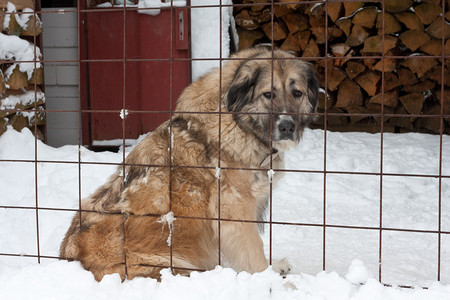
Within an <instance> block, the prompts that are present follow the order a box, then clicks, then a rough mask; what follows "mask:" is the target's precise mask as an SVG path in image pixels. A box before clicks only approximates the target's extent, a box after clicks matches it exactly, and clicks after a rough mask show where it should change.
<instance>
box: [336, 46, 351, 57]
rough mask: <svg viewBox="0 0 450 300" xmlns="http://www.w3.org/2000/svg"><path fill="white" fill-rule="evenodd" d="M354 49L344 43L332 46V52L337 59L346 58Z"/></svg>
mask: <svg viewBox="0 0 450 300" xmlns="http://www.w3.org/2000/svg"><path fill="white" fill-rule="evenodd" d="M351 49H352V48H351V47H350V46H348V45H346V44H344V43H338V44H334V45H331V52H332V53H333V55H334V56H336V57H344V56H345V55H347V54H348V52H349V51H350V50H351Z"/></svg>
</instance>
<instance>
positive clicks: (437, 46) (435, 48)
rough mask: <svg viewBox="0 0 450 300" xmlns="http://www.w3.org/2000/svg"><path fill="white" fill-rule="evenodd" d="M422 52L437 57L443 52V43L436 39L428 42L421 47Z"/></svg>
mask: <svg viewBox="0 0 450 300" xmlns="http://www.w3.org/2000/svg"><path fill="white" fill-rule="evenodd" d="M420 51H423V52H425V53H427V54H430V55H435V56H438V55H441V51H442V44H441V41H440V40H436V39H430V40H429V41H428V42H426V43H425V44H423V45H422V47H420Z"/></svg>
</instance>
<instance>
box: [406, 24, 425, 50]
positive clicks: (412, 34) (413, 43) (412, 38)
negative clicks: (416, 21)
mask: <svg viewBox="0 0 450 300" xmlns="http://www.w3.org/2000/svg"><path fill="white" fill-rule="evenodd" d="M399 38H400V41H402V43H403V45H405V46H406V47H408V48H409V49H410V50H412V51H416V50H417V49H418V48H420V47H421V46H422V45H423V44H425V43H426V42H428V41H429V40H430V36H429V35H428V34H426V33H425V32H423V31H420V30H416V29H414V30H407V31H405V32H403V33H402V34H400V36H399Z"/></svg>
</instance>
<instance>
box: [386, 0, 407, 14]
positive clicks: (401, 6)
mask: <svg viewBox="0 0 450 300" xmlns="http://www.w3.org/2000/svg"><path fill="white" fill-rule="evenodd" d="M412 3H413V1H412V0H385V1H384V9H385V10H386V11H387V12H390V13H398V12H402V11H405V10H407V9H409V8H410V7H411V5H412Z"/></svg>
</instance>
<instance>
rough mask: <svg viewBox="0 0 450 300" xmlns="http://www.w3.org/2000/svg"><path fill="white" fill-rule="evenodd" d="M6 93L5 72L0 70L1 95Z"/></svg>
mask: <svg viewBox="0 0 450 300" xmlns="http://www.w3.org/2000/svg"><path fill="white" fill-rule="evenodd" d="M5 91H6V85H5V78H4V77H3V72H2V71H1V70H0V95H1V94H3V93H4V92H5Z"/></svg>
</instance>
